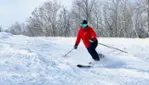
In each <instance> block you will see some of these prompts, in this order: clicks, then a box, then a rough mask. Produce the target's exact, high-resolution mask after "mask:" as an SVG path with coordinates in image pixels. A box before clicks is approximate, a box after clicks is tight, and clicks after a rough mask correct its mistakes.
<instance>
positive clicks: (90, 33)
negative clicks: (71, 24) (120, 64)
mask: <svg viewBox="0 0 149 85" xmlns="http://www.w3.org/2000/svg"><path fill="white" fill-rule="evenodd" d="M81 39H82V41H83V43H84V45H85V47H86V48H87V50H88V52H89V53H90V55H91V56H92V58H93V60H95V62H96V61H100V58H99V56H98V53H97V52H96V50H95V49H96V47H97V45H98V40H97V36H96V33H95V32H94V30H93V28H91V27H90V26H88V22H87V21H86V20H83V22H82V23H81V27H80V29H79V31H78V34H77V38H76V43H75V45H74V49H77V48H78V45H79V43H80V40H81Z"/></svg>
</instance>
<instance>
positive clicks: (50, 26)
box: [28, 1, 61, 36]
mask: <svg viewBox="0 0 149 85" xmlns="http://www.w3.org/2000/svg"><path fill="white" fill-rule="evenodd" d="M60 7H61V6H60V5H59V4H58V3H57V2H51V1H49V2H46V3H44V4H43V5H42V6H41V7H40V8H36V9H35V10H34V11H33V12H32V16H31V17H30V19H29V20H28V28H29V31H30V32H31V33H32V34H33V36H36V35H45V36H56V35H58V34H57V17H58V13H59V10H60Z"/></svg>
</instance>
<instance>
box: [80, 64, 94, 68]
mask: <svg viewBox="0 0 149 85" xmlns="http://www.w3.org/2000/svg"><path fill="white" fill-rule="evenodd" d="M77 67H79V68H90V67H92V66H90V65H81V64H78V65H77Z"/></svg>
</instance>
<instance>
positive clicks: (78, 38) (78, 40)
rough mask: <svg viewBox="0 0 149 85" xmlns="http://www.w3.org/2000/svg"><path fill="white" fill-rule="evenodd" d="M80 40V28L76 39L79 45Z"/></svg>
mask: <svg viewBox="0 0 149 85" xmlns="http://www.w3.org/2000/svg"><path fill="white" fill-rule="evenodd" d="M80 41H81V36H80V30H79V31H78V34H77V39H76V43H75V45H79V43H80Z"/></svg>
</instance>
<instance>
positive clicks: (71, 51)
mask: <svg viewBox="0 0 149 85" xmlns="http://www.w3.org/2000/svg"><path fill="white" fill-rule="evenodd" d="M73 50H74V48H72V49H71V50H70V51H69V52H68V53H66V54H65V55H64V56H63V57H66V56H67V55H68V54H70V53H71V52H72V51H73Z"/></svg>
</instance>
